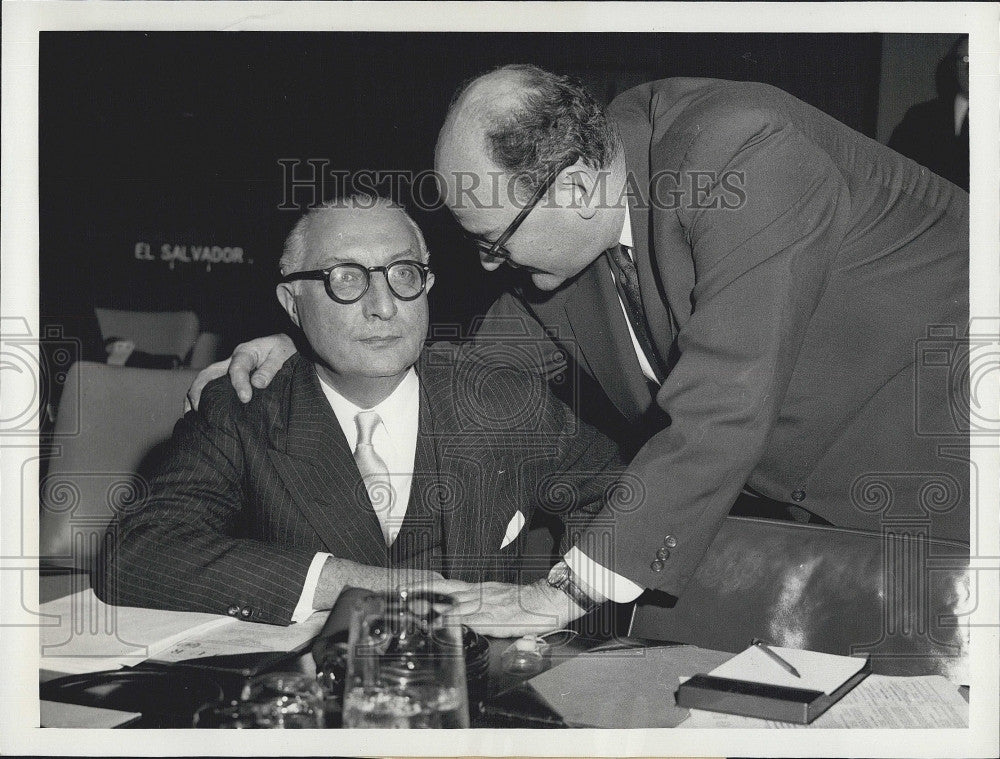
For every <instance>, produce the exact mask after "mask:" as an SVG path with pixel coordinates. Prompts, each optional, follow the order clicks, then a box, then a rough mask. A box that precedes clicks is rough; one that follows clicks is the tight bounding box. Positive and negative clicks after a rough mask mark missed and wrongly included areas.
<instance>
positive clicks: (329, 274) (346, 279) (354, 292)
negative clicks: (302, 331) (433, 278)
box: [281, 260, 431, 305]
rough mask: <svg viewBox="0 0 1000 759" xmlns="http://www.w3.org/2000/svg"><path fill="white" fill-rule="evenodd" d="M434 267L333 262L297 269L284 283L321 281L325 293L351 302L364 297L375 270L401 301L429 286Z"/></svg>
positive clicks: (416, 263) (404, 262)
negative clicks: (322, 265) (325, 266)
mask: <svg viewBox="0 0 1000 759" xmlns="http://www.w3.org/2000/svg"><path fill="white" fill-rule="evenodd" d="M430 270H431V267H430V266H428V265H427V264H422V263H420V262H419V261H410V260H402V261H393V262H392V263H391V264H389V265H388V266H362V265H361V264H334V265H333V266H330V267H327V268H326V269H312V270H310V271H296V272H292V273H291V274H287V275H285V276H284V277H282V278H281V281H282V282H294V281H296V280H300V279H318V280H322V281H323V284H324V286H325V287H326V294H327V295H329V296H330V297H331V298H332V299H333V300H335V301H337V303H343V304H344V305H348V304H350V303H356V302H357V301H359V300H361V299H362V298H363V297H364V296H365V293H366V292H368V288H369V287H371V283H372V277H371V275H372V273H373V272H376V271H380V272H382V274H383V276H384V277H385V281H386V284H388V285H389V291H390V292H391V293H392V294H393V296H394V297H396V298H398V299H399V300H416V299H417V298H419V297H420V294H421V293H422V292H423V291H424V288H425V287H426V286H427V274H428V273H429V272H430Z"/></svg>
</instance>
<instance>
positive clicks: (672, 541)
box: [663, 535, 677, 548]
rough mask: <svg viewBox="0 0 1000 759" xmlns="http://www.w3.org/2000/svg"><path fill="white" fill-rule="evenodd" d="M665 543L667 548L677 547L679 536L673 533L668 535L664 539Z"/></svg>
mask: <svg viewBox="0 0 1000 759" xmlns="http://www.w3.org/2000/svg"><path fill="white" fill-rule="evenodd" d="M663 545H665V546H666V547H667V548H676V547H677V538H675V537H674V536H673V535H667V537H665V538H664V539H663Z"/></svg>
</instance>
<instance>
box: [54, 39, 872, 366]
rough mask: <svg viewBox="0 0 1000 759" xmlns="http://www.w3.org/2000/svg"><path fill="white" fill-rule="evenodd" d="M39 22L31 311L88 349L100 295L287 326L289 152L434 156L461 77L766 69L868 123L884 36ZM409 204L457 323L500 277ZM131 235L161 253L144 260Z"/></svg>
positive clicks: (236, 331)
mask: <svg viewBox="0 0 1000 759" xmlns="http://www.w3.org/2000/svg"><path fill="white" fill-rule="evenodd" d="M40 36H41V45H40V74H39V92H40V96H39V124H40V127H39V171H40V199H39V200H40V204H39V213H40V238H41V250H40V259H39V266H40V277H41V304H40V306H41V309H40V313H41V317H42V324H43V326H45V325H52V324H58V325H61V326H62V327H63V329H64V330H65V332H66V333H67V334H69V335H70V336H75V337H79V338H81V339H82V340H84V342H85V348H84V351H85V354H90V355H94V352H95V351H100V350H101V348H100V344H99V341H98V340H96V339H95V329H96V323H95V322H94V320H93V315H92V309H93V307H94V306H95V305H96V306H111V307H116V308H127V309H138V310H177V309H192V310H194V311H196V312H197V313H198V314H199V316H200V318H201V321H202V328H203V329H204V330H212V331H216V332H219V333H221V334H222V335H223V338H224V341H223V348H224V349H225V350H226V351H227V354H228V348H229V347H231V346H232V345H233V344H234V343H235V342H237V341H239V340H242V339H246V338H248V337H253V336H256V335H260V334H264V333H269V332H273V331H276V330H281V329H284V328H286V327H287V324H288V323H287V321H286V320H285V318H284V313H283V312H281V311H280V308H279V307H278V305H277V301H276V299H275V297H274V284H275V279H276V273H277V260H278V257H279V256H280V252H281V245H282V241H283V239H284V237H285V235H286V234H287V232H288V231H289V230H290V228H291V226H292V225H293V224H294V223H295V221H296V219H297V218H298V216H299V212H297V211H294V210H282V209H280V208H279V206H280V205H281V204H282V199H283V195H282V194H283V191H284V176H283V169H282V167H281V166H280V165H279V163H278V161H279V160H280V159H291V160H299V161H303V162H304V161H306V160H307V159H320V160H324V161H327V162H328V165H329V167H330V168H331V169H337V170H346V171H352V172H353V171H357V170H359V169H398V170H410V171H414V172H416V171H421V170H425V169H429V168H431V166H432V159H433V148H434V142H435V139H436V135H437V130H438V128H439V127H440V125H441V123H442V120H443V117H444V113H445V110H446V108H447V105H448V102H449V100H450V98H451V94H452V92H453V91H454V89H455V88H456V86H457V85H459V84H460V83H461V82H462V81H464V80H466V79H467V78H469V77H471V76H474V75H476V74H478V73H481V72H482V71H484V70H487V69H489V68H492V67H494V66H497V65H501V64H504V63H511V62H530V63H536V64H538V65H541V66H543V67H545V68H549V69H553V70H555V71H559V72H562V73H570V74H574V75H576V76H578V77H580V78H582V79H583V80H584V81H585V82H586V83H587V84H588V85H589V86H590V87H591V89H592V90H593V91H594V93H595V95H597V96H598V98H599V99H601V100H604V101H607V100H609V99H610V98H612V97H613V96H614V95H616V94H617V93H618V92H620V91H622V90H624V89H626V88H628V87H630V86H633V85H635V84H638V83H641V82H643V81H647V80H650V79H656V78H661V77H668V76H711V77H720V78H726V79H736V80H754V81H762V82H768V83H771V84H774V85H776V86H778V87H781V88H782V89H785V90H787V91H788V92H790V93H792V94H794V95H796V96H797V97H800V98H802V99H803V100H805V101H807V102H809V103H811V104H813V105H815V106H817V107H818V108H820V109H822V110H824V111H826V112H827V113H829V114H831V115H833V116H834V117H836V118H838V119H840V120H841V121H843V122H845V123H846V124H848V125H849V126H851V127H853V128H855V129H857V130H859V131H861V132H862V133H864V134H866V135H869V136H871V137H875V136H876V125H877V123H878V114H879V97H880V94H879V89H880V62H881V58H882V53H883V46H884V42H883V36H882V35H878V34H836V35H834V34H798V35H789V34H783V35H778V34H775V35H767V34H603V33H602V34H597V33H588V34H548V33H544V34H542V33H539V34H523V33H522V34H465V33H420V34H416V33H315V34H302V33H273V32H272V33H246V32H241V33H221V32H220V33H187V32H184V33H180V32H167V33H153V32H150V33H140V32H136V33H121V32H80V33H77V32H43V33H41V35H40ZM300 170H302V171H308V168H307V167H306V166H305V165H303V166H301V167H300ZM300 178H301V175H300ZM330 189H332V186H331V188H330ZM300 192H301V191H300ZM328 194H329V193H328ZM308 195H309V193H308V192H307V193H306V195H305V196H303V195H299V196H297V199H298V200H299V201H300V202H309V201H310V200H311V198H310V197H309V196H308ZM407 195H408V193H407ZM316 199H317V200H318V199H319V198H318V197H317V198H316ZM405 199H406V198H404V200H405ZM414 217H415V218H416V220H417V222H418V223H419V224H420V225H421V226H422V228H423V229H424V231H425V234H426V236H427V241H428V244H429V246H430V248H431V253H432V257H433V261H432V263H433V265H434V269H435V271H436V273H437V285H436V287H435V289H434V290H433V292H432V293H431V309H432V310H431V314H432V320H433V321H434V322H435V323H437V324H442V323H449V324H450V323H454V324H457V325H459V328H460V329H462V330H465V329H466V328H467V327H468V325H469V322H470V320H471V319H472V318H473V317H475V316H476V315H477V314H480V313H482V312H483V311H484V310H485V309H486V308H487V307H488V306H489V304H490V302H491V301H492V300H493V298H494V297H495V296H496V294H497V292H498V290H499V288H501V287H503V286H504V284H505V282H504V279H503V277H502V276H493V277H487V276H485V274H484V273H483V272H482V271H481V270H480V269H479V267H478V264H477V262H476V258H475V256H474V255H473V254H472V252H471V249H470V247H469V246H468V245H467V244H465V243H464V242H463V241H462V238H461V236H460V234H459V231H458V227H457V225H456V224H455V222H454V221H453V220H452V218H451V216H450V215H449V214H448V212H447V211H446V210H443V209H439V210H436V211H421V210H414ZM139 242H147V243H150V245H151V255H152V256H153V259H154V260H138V259H137V258H136V255H135V247H136V244H137V243H139ZM164 243H167V244H178V245H188V246H191V245H219V246H230V247H235V246H239V247H241V248H242V249H243V250H244V257H245V259H246V260H247V261H248V262H249V261H251V260H252V264H249V263H245V264H242V265H240V264H216V265H213V266H212V267H211V270H209V269H208V268H207V267H206V266H205V265H204V263H179V262H178V263H175V266H174V267H173V268H171V266H170V264H169V263H168V262H166V261H163V260H161V258H160V246H161V245H162V244H164ZM504 276H507V275H504ZM96 357H98V358H103V355H101V354H98V355H97V356H96Z"/></svg>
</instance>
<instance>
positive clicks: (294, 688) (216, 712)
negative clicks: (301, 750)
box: [194, 672, 324, 730]
mask: <svg viewBox="0 0 1000 759" xmlns="http://www.w3.org/2000/svg"><path fill="white" fill-rule="evenodd" d="M194 726H195V727H202V728H227V729H247V728H255V729H261V728H263V729H284V730H289V729H301V728H320V727H324V703H323V693H322V691H321V689H320V686H319V684H318V683H317V682H316V678H314V677H310V676H309V675H305V674H302V673H299V672H272V673H270V674H266V675H261V676H259V677H256V678H254V679H253V680H252V681H251V683H250V684H249V686H248V687H247V689H246V691H245V692H244V694H243V696H242V698H241V699H240V700H232V701H228V702H217V703H214V704H208V705H206V706H205V707H203V708H202V709H200V710H199V711H198V713H197V714H196V715H195V718H194Z"/></svg>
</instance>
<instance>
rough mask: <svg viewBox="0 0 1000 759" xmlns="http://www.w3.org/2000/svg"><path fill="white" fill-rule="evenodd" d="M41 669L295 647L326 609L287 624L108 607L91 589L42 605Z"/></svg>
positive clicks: (78, 669)
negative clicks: (307, 617)
mask: <svg viewBox="0 0 1000 759" xmlns="http://www.w3.org/2000/svg"><path fill="white" fill-rule="evenodd" d="M41 613H42V616H43V618H48V619H47V621H48V622H50V624H48V625H44V626H43V627H42V632H41V645H42V652H41V653H42V658H41V665H40V666H41V668H42V669H47V670H53V671H55V672H65V673H68V674H82V673H86V672H97V671H100V670H105V669H117V668H119V667H121V666H124V665H134V664H138V663H139V662H141V661H144V660H146V659H149V658H154V659H158V660H161V661H170V662H176V661H182V660H185V659H198V658H203V657H206V656H216V655H225V654H244V653H256V652H260V651H294V650H296V649H298V648H299V647H300V646H303V645H305V644H306V643H308V642H309V641H310V640H312V639H313V638H314V637H315V636H316V634H317V633H318V632H319V630H320V629H321V628H322V626H323V621H324V620H325V618H326V613H325V612H317V613H316V614H314V615H313V616H312V617H310V618H309V619H308V620H307V621H305V622H302V623H300V624H297V625H291V626H289V627H282V626H279V625H265V624H258V623H249V622H241V621H239V620H236V619H234V618H233V617H229V616H225V615H219V614H202V613H196V612H179V611H160V610H158V609H138V608H134V607H130V606H109V605H107V604H105V603H102V602H101V601H100V600H99V599H98V598H97V597H96V596H95V595H94V591H93V590H91V589H87V590H83V591H80V592H79V593H75V594H73V595H71V596H65V597H63V598H59V599H56V600H55V601H50V602H48V603H45V604H42V607H41Z"/></svg>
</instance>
